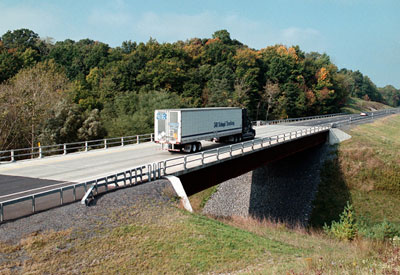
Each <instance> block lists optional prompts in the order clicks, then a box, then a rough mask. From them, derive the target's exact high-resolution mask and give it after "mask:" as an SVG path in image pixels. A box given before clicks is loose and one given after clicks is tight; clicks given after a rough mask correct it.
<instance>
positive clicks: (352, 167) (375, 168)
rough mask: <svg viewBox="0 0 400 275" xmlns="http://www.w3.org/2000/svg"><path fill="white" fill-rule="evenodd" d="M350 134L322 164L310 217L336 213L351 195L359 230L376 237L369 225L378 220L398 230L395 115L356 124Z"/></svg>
mask: <svg viewBox="0 0 400 275" xmlns="http://www.w3.org/2000/svg"><path fill="white" fill-rule="evenodd" d="M350 135H352V138H351V139H350V140H347V141H345V142H343V143H341V144H340V145H339V146H338V151H337V155H336V156H335V157H334V159H333V160H332V161H330V162H328V163H327V165H326V167H325V169H324V172H323V175H322V178H323V180H322V183H321V186H320V193H319V194H318V197H317V199H316V201H315V204H316V208H315V210H314V213H313V217H312V221H313V223H314V224H315V225H321V224H322V223H323V222H329V221H331V220H332V219H337V217H338V213H340V212H341V211H342V210H343V207H344V205H345V204H346V201H350V202H351V203H352V204H353V206H354V210H355V213H356V216H357V218H358V220H359V222H360V227H361V228H360V229H361V231H364V232H361V233H364V235H366V236H368V237H378V235H379V234H378V235H377V234H376V233H379V232H375V233H374V231H377V230H378V229H379V227H382V226H383V227H384V226H385V224H383V223H386V224H387V225H389V227H390V228H388V229H387V230H392V231H393V230H394V231H398V232H400V214H399V213H400V138H399V137H400V116H391V117H386V118H383V119H380V120H378V121H376V122H374V123H372V124H364V125H361V126H358V127H357V128H355V129H353V130H351V132H350ZM381 229H382V228H381ZM374 235H376V236H374Z"/></svg>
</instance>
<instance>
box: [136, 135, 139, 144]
mask: <svg viewBox="0 0 400 275" xmlns="http://www.w3.org/2000/svg"><path fill="white" fill-rule="evenodd" d="M136 144H139V136H136Z"/></svg>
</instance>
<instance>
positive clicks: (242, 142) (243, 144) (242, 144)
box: [241, 142, 244, 154]
mask: <svg viewBox="0 0 400 275" xmlns="http://www.w3.org/2000/svg"><path fill="white" fill-rule="evenodd" d="M241 149H242V154H243V152H244V144H243V142H242V148H241Z"/></svg>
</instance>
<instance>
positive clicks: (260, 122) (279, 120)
mask: <svg viewBox="0 0 400 275" xmlns="http://www.w3.org/2000/svg"><path fill="white" fill-rule="evenodd" d="M343 115H347V114H346V113H336V114H328V115H320V116H307V117H297V118H287V119H276V120H267V121H265V120H256V121H252V122H251V123H252V125H253V126H262V125H273V124H281V123H291V122H296V121H304V120H312V119H320V118H328V117H336V116H343Z"/></svg>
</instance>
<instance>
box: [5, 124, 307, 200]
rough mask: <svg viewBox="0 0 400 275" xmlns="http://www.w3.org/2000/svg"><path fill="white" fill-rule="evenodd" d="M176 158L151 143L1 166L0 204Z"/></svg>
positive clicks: (276, 128)
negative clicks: (16, 196) (23, 194)
mask: <svg viewBox="0 0 400 275" xmlns="http://www.w3.org/2000/svg"><path fill="white" fill-rule="evenodd" d="M255 128H256V133H257V136H256V137H269V136H275V135H278V134H282V133H286V132H290V131H295V130H300V129H307V128H309V127H307V126H289V125H268V126H259V127H255ZM202 144H203V150H207V149H212V148H216V147H219V146H224V145H226V144H223V143H214V142H208V141H202ZM177 155H179V156H181V155H183V153H171V152H168V151H165V150H161V145H159V144H155V143H152V142H148V143H142V144H135V145H128V146H124V147H112V148H108V149H99V150H93V151H90V152H82V153H73V154H69V155H59V156H52V157H46V158H43V159H33V160H24V161H19V162H14V163H7V164H2V165H0V201H2V200H6V199H9V197H10V196H12V195H13V194H15V193H21V192H26V191H28V190H32V189H35V190H37V191H38V190H43V189H44V188H45V187H48V186H60V185H68V184H71V183H78V182H84V181H89V180H93V179H96V178H100V177H103V176H108V175H111V174H115V173H118V172H121V171H125V170H129V169H132V168H134V167H137V166H140V165H142V164H147V163H153V162H158V161H162V160H166V159H169V158H173V157H176V156H177ZM29 179H32V180H31V181H30V180H29ZM38 179H40V180H38Z"/></svg>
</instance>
